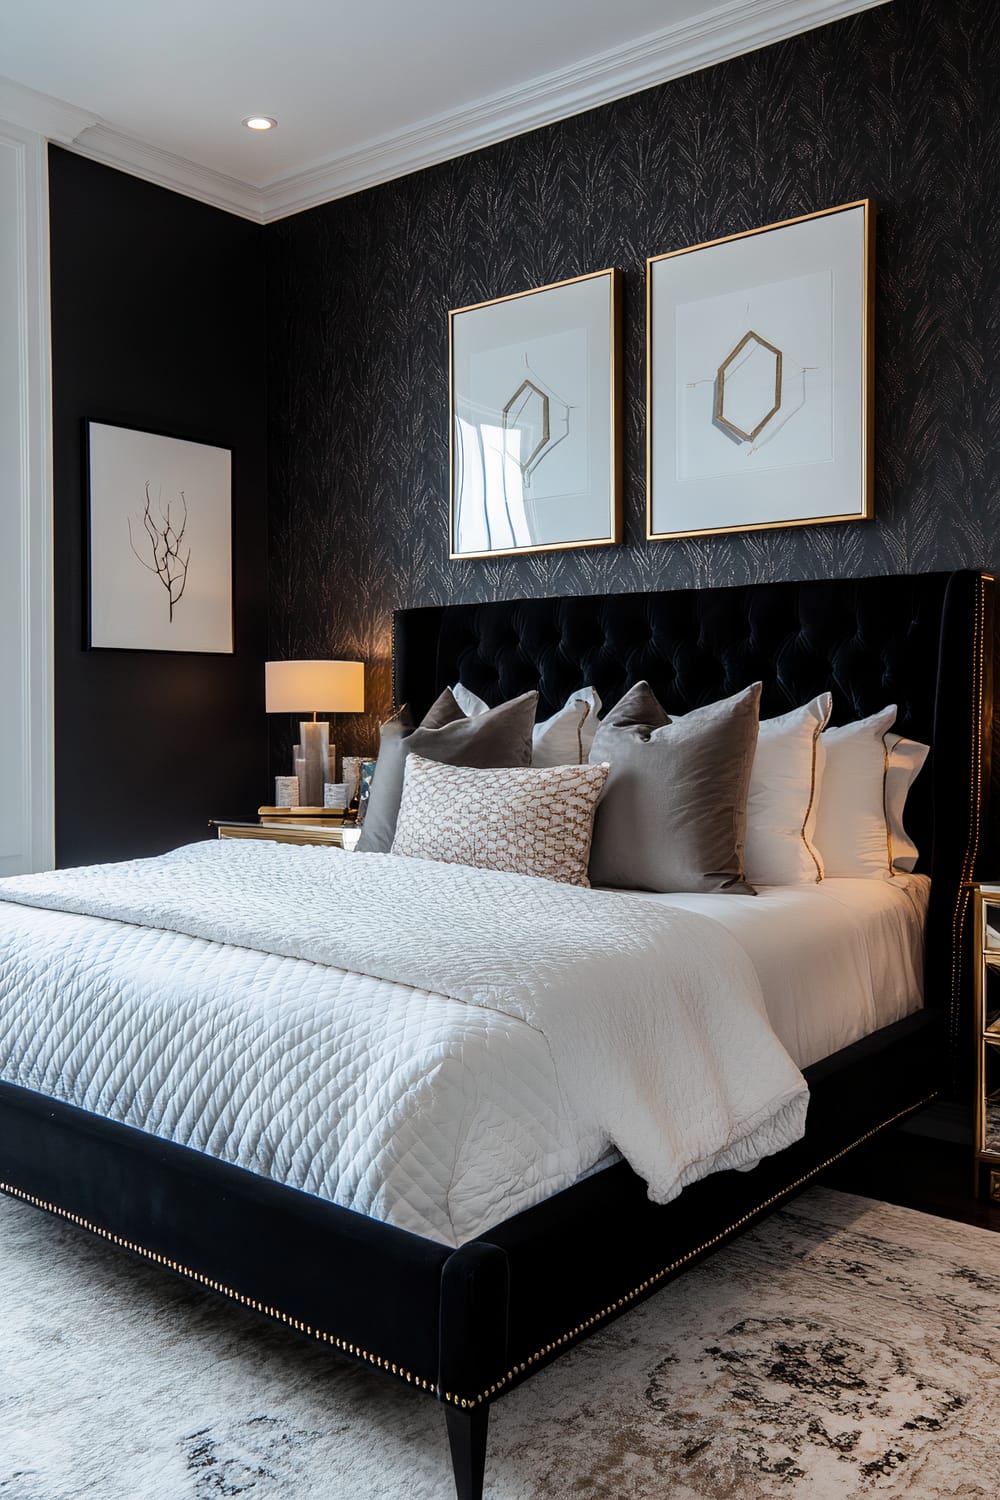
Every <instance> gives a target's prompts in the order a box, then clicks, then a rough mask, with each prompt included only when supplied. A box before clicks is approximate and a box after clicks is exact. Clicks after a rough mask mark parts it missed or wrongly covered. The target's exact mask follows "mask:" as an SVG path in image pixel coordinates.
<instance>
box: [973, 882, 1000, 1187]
mask: <svg viewBox="0 0 1000 1500" xmlns="http://www.w3.org/2000/svg"><path fill="white" fill-rule="evenodd" d="M972 894H973V900H974V902H975V906H976V1137H975V1145H976V1191H977V1192H982V1190H983V1188H984V1187H985V1189H986V1190H987V1192H988V1194H989V1197H990V1198H991V1199H992V1200H993V1202H994V1203H1000V885H974V886H973V888H972Z"/></svg>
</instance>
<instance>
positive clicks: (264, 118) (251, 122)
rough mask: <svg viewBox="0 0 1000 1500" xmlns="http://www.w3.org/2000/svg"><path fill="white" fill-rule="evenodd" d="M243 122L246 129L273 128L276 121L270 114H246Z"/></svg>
mask: <svg viewBox="0 0 1000 1500" xmlns="http://www.w3.org/2000/svg"><path fill="white" fill-rule="evenodd" d="M243 123H244V125H245V126H246V128H247V129H248V130H273V129H274V127H275V126H276V125H277V123H278V122H277V120H272V119H271V116H270V115H247V117H246V119H245V120H244V121H243Z"/></svg>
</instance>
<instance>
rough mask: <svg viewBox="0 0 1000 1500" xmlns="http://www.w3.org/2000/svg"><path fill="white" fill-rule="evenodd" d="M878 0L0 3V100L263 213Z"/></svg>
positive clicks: (70, 135)
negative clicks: (256, 122) (254, 117)
mask: <svg viewBox="0 0 1000 1500" xmlns="http://www.w3.org/2000/svg"><path fill="white" fill-rule="evenodd" d="M879 3H884V0H725V3H723V4H716V3H713V0H614V3H613V4H608V3H607V0H602V3H601V4H596V3H593V0H590V3H582V4H581V3H580V0H504V3H503V4H484V3H482V0H479V3H476V0H381V3H380V4H379V5H378V7H377V9H376V7H375V6H373V5H365V4H362V3H353V4H348V3H344V0H274V3H264V0H170V3H169V4H167V5H160V4H155V5H154V4H153V3H151V0H2V4H0V76H2V78H3V79H5V80H7V81H8V83H7V86H5V87H4V86H0V116H3V115H6V116H7V117H8V118H11V117H12V116H13V117H14V122H15V123H20V124H28V125H31V126H34V127H35V128H42V129H43V130H44V131H45V133H46V134H48V135H50V136H53V137H54V138H55V139H59V140H63V141H64V142H65V143H67V144H74V145H75V146H76V147H77V148H78V149H80V150H83V151H84V152H86V154H89V155H92V156H96V157H98V158H99V159H101V160H107V161H111V162H113V164H115V165H119V166H123V167H125V169H126V170H129V171H135V172H138V173H139V175H142V176H145V177H150V178H152V179H153V180H154V181H162V182H165V183H166V184H167V185H169V186H173V187H178V188H179V189H180V190H182V191H186V192H190V193H192V194H193V195H194V196H197V197H200V198H204V199H206V200H207V201H210V202H216V203H219V204H220V205H221V206H223V207H226V208H229V209H232V210H233V211H235V212H238V213H243V214H245V215H246V216H247V217H250V218H255V219H260V220H263V221H266V220H269V219H274V218H279V217H281V216H282V215H283V214H286V213H290V212H295V211H297V210H298V209H300V208H304V207H308V206H309V205H310V204H311V203H315V202H322V201H324V200H325V199H329V198H333V197H338V196H342V195H343V194H344V193H347V192H353V191H356V190H357V189H359V188H361V187H367V186H370V185H372V184H373V183H375V182H380V181H385V180H387V179H388V178H390V177H393V176H399V175H401V174H402V173H404V172H407V171H412V170H415V169H416V168H419V167H422V166H426V165H428V164H429V163H430V162H432V161H441V160H446V159H447V158H449V157H451V156H455V155H460V154H462V153H463V152H464V151H468V150H473V149H475V148H476V147H478V146H481V145H485V144H488V143H490V142H493V141H497V140H502V139H504V138H506V137H507V136H510V135H513V134H518V133H520V132H521V131H523V130H527V129H532V128H535V127H536V126H538V125H542V124H546V123H548V122H550V121H551V120H554V119H559V118H561V117H564V116H566V115H570V114H574V113H577V112H579V110H581V109H586V108H590V107H592V106H593V105H595V104H601V103H604V102H606V101H607V100H609V99H613V98H617V97H620V96H621V95H623V94H627V93H631V92H634V91H635V90H637V89H640V88H645V87H649V86H650V85H652V84H654V83H658V82H662V81H664V80H665V79H667V78H670V77H676V76H678V75H679V74H681V73H686V72H691V71H693V70H694V69H696V68H699V67H704V66H706V65H708V64H709V63H712V62H716V61H719V60H721V59H722V58H724V57H731V56H735V55H736V54H738V53H740V52H744V51H748V50H751V49H752V48H755V47H759V46H763V45H766V44H767V43H768V42H771V41H775V40H777V39H778V38H780V37H783V36H788V35H793V34H795V33H797V32H800V31H805V30H808V29H810V28H811V27H813V26H816V25H821V24H823V23H824V22H826V21H829V20H832V19H836V18H837V17H838V16H841V15H846V14H850V13H852V12H854V11H859V10H865V9H867V8H868V7H869V6H870V5H874V4H879ZM27 90H31V91H34V93H33V94H29V93H27V92H26V91H27ZM35 95H42V96H45V97H43V98H37V97H35ZM65 106H69V109H66V108H65ZM257 113H260V114H267V115H272V116H274V117H275V118H276V119H277V120H278V122H279V123H278V128H277V130H273V131H270V132H267V133H256V132H251V131H249V130H247V129H245V128H244V127H243V126H242V125H241V123H240V122H241V120H242V119H243V117H244V116H246V115H250V114H257Z"/></svg>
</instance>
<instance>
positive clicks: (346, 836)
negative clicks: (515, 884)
mask: <svg viewBox="0 0 1000 1500" xmlns="http://www.w3.org/2000/svg"><path fill="white" fill-rule="evenodd" d="M209 827H211V828H214V829H215V831H216V833H217V834H218V836H219V838H220V839H270V840H271V841H272V842H273V843H277V844H332V845H333V846H334V847H335V848H337V849H346V850H348V851H350V850H353V849H354V848H355V846H356V845H357V842H358V839H359V838H360V837H361V829H360V827H359V826H358V825H357V824H354V823H335V824H333V825H332V826H331V825H330V824H329V823H316V824H311V823H309V822H308V820H307V819H289V821H288V822H287V823H282V822H281V821H280V820H277V819H274V818H268V819H267V821H266V822H261V821H260V820H259V819H256V820H254V821H252V822H251V821H239V820H237V819H226V818H213V819H212V821H211V823H210V824H209ZM998 1162H1000V1158H998Z"/></svg>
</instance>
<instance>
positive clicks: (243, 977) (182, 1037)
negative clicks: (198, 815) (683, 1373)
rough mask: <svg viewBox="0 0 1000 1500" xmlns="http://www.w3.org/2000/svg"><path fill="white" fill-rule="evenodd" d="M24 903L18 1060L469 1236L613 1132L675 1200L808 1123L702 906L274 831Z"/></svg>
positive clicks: (10, 929) (140, 1113) (392, 1213)
mask: <svg viewBox="0 0 1000 1500" xmlns="http://www.w3.org/2000/svg"><path fill="white" fill-rule="evenodd" d="M0 903H2V904H0V1076H2V1077H3V1078H5V1079H8V1080H10V1081H12V1082H14V1083H18V1084H21V1085H23V1086H24V1087H26V1088H30V1089H35V1090H37V1091H39V1092H42V1093H45V1094H48V1095H52V1096H54V1097H56V1098H59V1099H63V1100H65V1101H67V1102H69V1103H72V1104H76V1105H78V1106H79V1107H81V1108H83V1109H86V1110H90V1111H92V1112H95V1113H98V1114H102V1115H105V1116H108V1117H109V1118H111V1119H114V1120H118V1121H121V1122H123V1123H126V1124H129V1125H134V1126H137V1127H138V1128H140V1129H142V1130H146V1131H149V1132H151V1133H153V1134H155V1135H158V1136H163V1137H166V1138H167V1139H169V1140H173V1141H176V1142H178V1143H180V1144H182V1145H186V1146H191V1147H194V1148H195V1149H197V1150H200V1151H205V1152H208V1153H211V1154H212V1155H214V1156H217V1157H220V1158H222V1159H224V1160H226V1161H230V1162H233V1163H235V1164H237V1165H239V1166H241V1167H246V1168H248V1169H249V1170H251V1171H254V1172H258V1173H262V1174H263V1175H265V1176H268V1177H272V1178H275V1179H277V1180H279V1181H281V1182H284V1183H288V1184H290V1185H291V1186H293V1187H296V1188H301V1189H303V1190H305V1191H307V1192H311V1193H316V1194H318V1195H320V1196H322V1197H326V1198H329V1199H332V1200H333V1201H335V1202H337V1203H341V1204H343V1205H345V1206H347V1207H349V1208H353V1209H356V1210H358V1211H360V1212H362V1213H365V1214H369V1215H372V1216H374V1217H376V1218H381V1219H385V1220H388V1221H389V1222H391V1223H393V1224H396V1225H399V1226H400V1227H402V1228H404V1229H410V1230H413V1231H415V1232H416V1233H418V1234H424V1235H428V1236H430V1237H431V1238H433V1239H437V1240H441V1241H444V1242H445V1243H447V1244H460V1243H462V1241H463V1240H466V1239H469V1238H471V1237H473V1236H475V1235H477V1234H480V1233H482V1232H483V1231H484V1230H486V1229H487V1228H488V1227H489V1226H490V1225H491V1224H493V1223H496V1222H498V1221H499V1220H500V1219H503V1218H505V1217H507V1216H508V1215H509V1214H512V1213H515V1212H517V1211H519V1210H520V1209H523V1208H525V1207H527V1206H529V1205H530V1204H531V1203H534V1202H537V1201H538V1200H539V1199H541V1198H543V1197H545V1196H547V1195H548V1194H550V1193H552V1192H556V1191H558V1190H559V1189H561V1188H563V1187H566V1186H567V1185H569V1184H570V1183H571V1182H573V1181H574V1180H575V1179H576V1178H577V1177H578V1176H579V1175H580V1174H581V1172H583V1171H586V1170H587V1169H588V1168H589V1167H591V1166H592V1165H593V1164H594V1163H595V1162H596V1161H598V1160H599V1159H600V1157H601V1156H602V1155H604V1154H605V1153H606V1151H607V1150H608V1149H609V1147H610V1146H612V1145H613V1146H615V1147H617V1148H618V1150H620V1151H621V1153H622V1154H623V1155H624V1156H625V1157H626V1158H627V1160H628V1161H629V1162H630V1163H631V1165H632V1166H633V1167H634V1168H635V1170H636V1171H637V1172H638V1173H639V1174H640V1175H641V1176H642V1177H643V1178H645V1180H646V1181H647V1182H648V1184H649V1192H650V1197H651V1198H653V1199H654V1200H656V1201H658V1202H666V1201H668V1200H669V1199H671V1198H672V1197H674V1196H675V1195H676V1194H677V1193H679V1192H680V1190H681V1188H683V1187H684V1186H685V1185H686V1184H687V1183H689V1182H692V1181H694V1180H695V1179H696V1178H699V1177H702V1176H705V1175H706V1174H707V1173H708V1172H710V1171H712V1170H714V1169H716V1168H722V1167H743V1168H746V1167H750V1166H752V1165H754V1164H755V1163H756V1162H757V1161H759V1160H760V1158H761V1157H762V1156H765V1155H768V1154H770V1153H772V1152H774V1151H778V1150H780V1149H781V1148H783V1147H784V1146H787V1145H789V1144H790V1143H791V1142H792V1141H794V1140H796V1139H797V1138H798V1137H799V1136H800V1135H801V1134H802V1132H803V1129H804V1126H805V1113H806V1107H807V1102H808V1095H807V1090H806V1086H805V1083H804V1080H803V1079H802V1076H801V1074H800V1073H799V1072H798V1070H797V1068H796V1067H795V1065H794V1063H793V1062H792V1061H791V1059H790V1057H789V1056H788V1054H787V1052H785V1050H784V1049H783V1048H782V1046H781V1044H780V1043H779V1042H778V1040H777V1038H776V1037H775V1035H774V1032H773V1031H772V1029H771V1027H770V1024H769V1022H768V1020H767V1018H766V1013H765V1010H764V1004H763V999H762V996H761V993H760V987H759V984H758V981H757V978H756V975H755V972H754V969H753V967H752V964H751V962H750V960H749V958H748V957H747V955H746V953H745V951H744V950H743V948H741V947H740V946H739V945H738V943H737V942H736V941H735V940H734V939H733V938H730V937H729V935H728V934H726V933H725V932H724V931H723V930H722V929H720V927H719V926H718V924H716V923H715V922H713V921H712V920H711V919H708V918H705V917H702V916H699V915H696V914H694V913H691V912H685V911H678V910H671V909H667V908H663V907H659V906H656V905H654V904H652V903H647V902H638V901H635V900H631V899H629V898H628V897H627V896H622V895H616V894H613V893H606V892H599V891H590V890H582V889H577V888H574V887H568V886H565V885H557V884H555V883H553V882H549V881H545V880H538V879H534V878H530V877H526V876H519V875H508V874H501V873H496V872H486V871H479V870H472V869H468V868H465V867H462V866H455V865H445V864H438V863H432V862H430V861H427V860H420V859H402V858H398V857H392V856H386V855H361V854H349V855H348V854H342V853H340V852H339V851H336V850H332V849H326V848H308V847H307V848H301V847H294V846H287V845H282V844H274V843H270V842H266V841H256V840H253V841H251V840H248V841H236V840H232V841H230V840H219V841H216V842H205V843H200V844H194V845H190V846H188V847H186V848H182V849H178V850H175V851H174V852H173V853H171V854H167V855H163V856H161V857H159V858H156V859H149V860H133V861H128V862H126V863H122V864H113V865H96V866H90V867H87V868H84V869H79V870H64V871H60V872H54V873H49V874H44V875H31V876H19V877H15V878H12V879H8V880H4V881H0ZM15 903H16V904H15ZM95 918H97V919H99V920H95Z"/></svg>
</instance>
